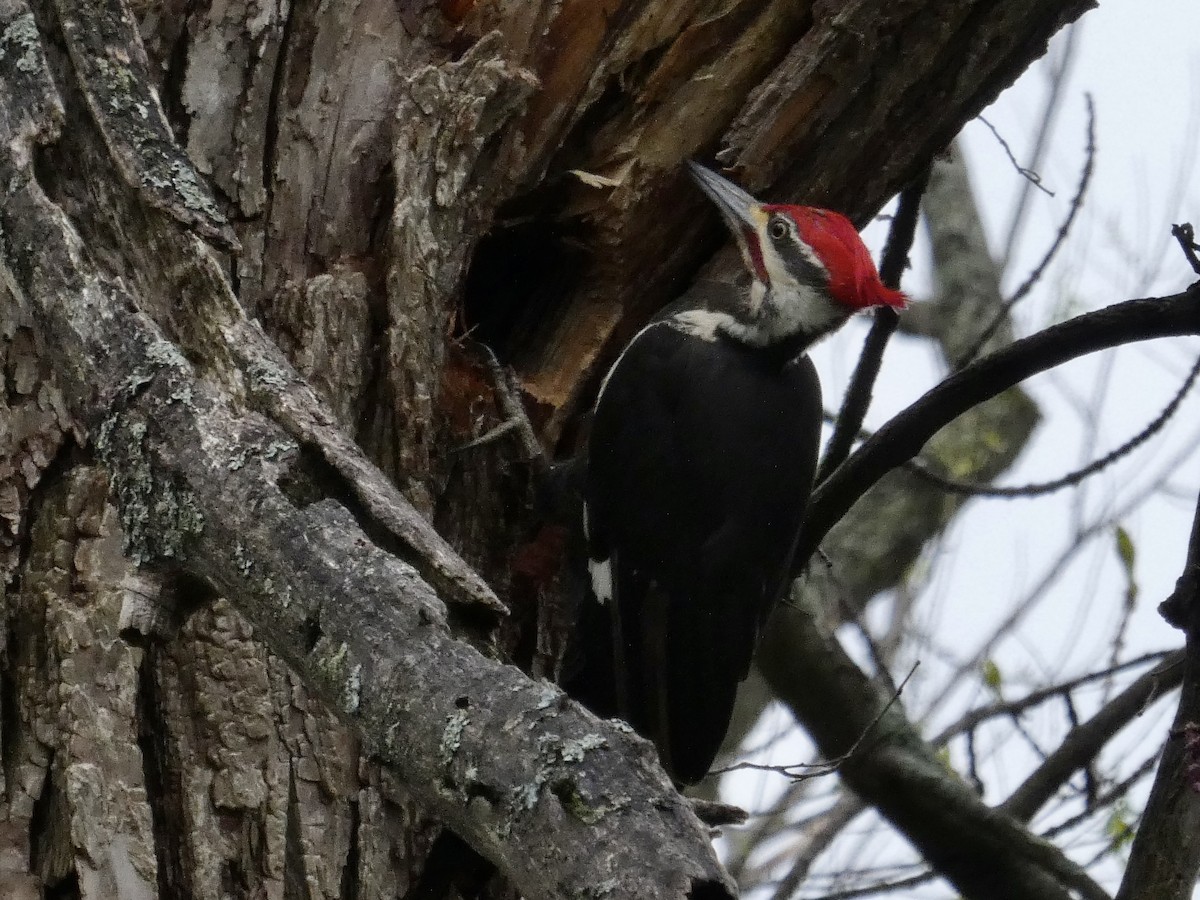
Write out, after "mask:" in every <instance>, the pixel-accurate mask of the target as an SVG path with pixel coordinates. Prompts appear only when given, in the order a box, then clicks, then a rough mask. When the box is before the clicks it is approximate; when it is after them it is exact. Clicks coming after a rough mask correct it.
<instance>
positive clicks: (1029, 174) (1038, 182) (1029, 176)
mask: <svg viewBox="0 0 1200 900" xmlns="http://www.w3.org/2000/svg"><path fill="white" fill-rule="evenodd" d="M975 118H977V119H978V120H979V121H980V122H982V123H983V124H984V125H986V126H987V130H988V131H990V132H991V133H992V137H994V138H995V139H996V143H997V144H999V145H1000V148H1001V149H1002V150H1003V151H1004V153H1005V155H1006V156H1008V161H1009V162H1010V163H1012V165H1013V168H1014V169H1016V170H1017V174H1018V175H1020V176H1021V177H1022V178H1024V179H1025V180H1026V181H1028V182H1029V183H1030V184H1032V185H1033V186H1034V187H1035V188H1037V189H1038V190H1039V191H1041V192H1042V193H1043V194H1045V195H1046V196H1047V197H1053V196H1054V191H1052V190H1050V188H1048V187H1046V186H1045V185H1044V184H1042V176H1041V175H1039V174H1038V173H1037V172H1035V171H1033V169H1027V168H1025V166H1023V165H1021V164H1020V163H1019V162H1017V155H1016V154H1015V153H1013V151H1012V147H1010V146H1009V145H1008V141H1006V140H1005V139H1004V137H1003V135H1001V134H1000V129H998V128H997V127H996V126H995V125H993V124H992V123H991V122H989V121H988V120H987V118H986V117H985V116H984V115H982V114H980V115H978V116H976V117H975Z"/></svg>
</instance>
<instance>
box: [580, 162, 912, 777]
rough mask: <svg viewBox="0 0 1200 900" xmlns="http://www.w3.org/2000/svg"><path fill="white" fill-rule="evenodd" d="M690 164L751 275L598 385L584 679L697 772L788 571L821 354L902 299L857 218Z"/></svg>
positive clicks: (596, 703)
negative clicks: (820, 347) (771, 195)
mask: <svg viewBox="0 0 1200 900" xmlns="http://www.w3.org/2000/svg"><path fill="white" fill-rule="evenodd" d="M689 167H690V170H691V174H692V177H693V178H694V179H695V180H696V182H697V183H698V184H699V185H700V188H701V189H702V190H703V191H704V193H705V194H707V195H708V197H709V199H711V200H712V201H713V203H715V204H716V206H717V208H718V209H719V210H720V212H721V215H722V217H723V218H724V220H725V223H726V225H728V227H729V229H730V231H732V232H733V236H734V238H735V239H736V241H737V244H738V247H739V249H740V250H741V254H742V261H743V263H744V264H745V268H746V274H748V276H749V280H748V284H744V285H740V286H739V285H733V284H715V283H711V282H710V283H702V284H700V285H698V286H697V287H696V288H695V289H693V290H692V291H691V292H690V293H689V294H687V295H685V296H684V297H683V298H682V299H681V300H680V301H679V302H678V303H676V304H675V305H674V306H672V307H669V308H668V309H667V311H666V312H665V313H664V314H663V315H662V316H661V317H660V318H658V319H657V320H655V321H653V322H652V323H651V324H649V325H647V326H646V327H645V328H643V329H642V330H641V331H640V332H639V333H638V334H637V335H636V336H635V337H634V338H633V340H632V341H631V342H630V343H629V345H628V346H627V347H626V348H625V350H624V352H623V353H622V354H621V355H620V357H619V358H618V359H617V361H616V363H615V364H614V365H613V367H612V369H611V370H610V371H609V372H608V375H607V376H606V377H605V379H604V381H603V383H602V385H601V388H600V394H599V397H598V399H597V401H596V411H595V417H594V420H593V423H592V431H591V437H590V441H589V444H588V464H587V475H586V481H585V487H584V532H585V535H586V539H587V549H588V555H589V570H590V575H591V588H592V594H593V595H594V600H595V601H596V602H592V601H591V600H587V601H585V604H586V606H585V608H584V609H583V610H582V612H581V629H582V633H581V634H580V635H579V636H578V637H579V638H580V639H581V640H584V641H587V644H588V645H587V646H586V647H582V648H581V652H582V653H583V654H584V655H585V656H587V657H589V660H588V662H586V663H585V665H584V670H583V671H582V672H580V673H579V674H578V675H577V676H576V677H573V678H569V680H568V690H570V691H571V692H572V693H575V694H576V695H577V696H578V697H579V699H581V700H582V701H583V702H585V703H587V704H588V705H590V706H592V708H593V709H594V711H596V712H597V713H600V714H602V715H618V716H620V717H621V718H623V719H625V720H626V721H627V722H629V723H630V724H631V725H632V726H633V727H634V728H635V729H636V730H637V731H638V732H639V733H641V734H642V735H644V736H645V737H648V738H650V739H651V740H653V741H654V743H655V744H656V745H657V747H658V751H659V756H660V758H661V760H662V763H663V765H664V766H665V768H666V769H667V771H668V772H669V773H670V774H671V776H672V777H673V778H674V779H675V780H676V781H677V782H679V783H682V784H690V783H694V782H696V781H699V780H700V779H701V778H703V777H704V776H705V774H707V772H708V769H709V767H710V766H711V765H712V761H713V758H714V757H715V756H716V753H717V750H718V748H719V746H720V743H721V740H722V738H723V737H724V735H725V730H726V728H727V727H728V725H729V717H730V714H731V712H732V709H733V701H734V694H735V692H736V690H737V685H738V683H739V682H740V681H741V680H742V679H743V678H745V677H746V674H747V671H748V669H749V666H750V658H751V655H752V654H753V652H754V647H755V645H756V643H757V641H758V635H759V631H760V629H761V628H762V626H763V623H764V621H765V619H766V616H767V614H768V612H769V611H770V610H771V608H772V606H773V605H774V604H775V602H776V601H777V600H778V599H779V598H780V597H781V596H782V594H783V592H784V590H785V589H786V587H787V584H788V581H789V573H790V571H791V561H792V555H793V551H794V546H795V540H796V537H797V535H798V532H799V529H800V523H801V519H802V517H803V515H804V508H805V504H806V502H807V500H808V496H809V493H810V492H811V490H812V481H813V473H814V470H815V467H816V462H817V449H818V440H819V437H820V433H821V419H822V407H821V386H820V382H819V381H818V380H817V373H816V370H815V369H814V367H813V364H812V362H811V361H810V360H809V358H808V356H807V353H806V351H807V350H808V348H809V347H810V346H811V345H812V344H813V343H814V342H815V341H817V340H818V339H820V338H821V337H823V336H824V335H826V334H828V333H830V332H831V331H834V330H835V329H837V328H838V327H839V326H841V325H842V324H843V323H844V322H845V321H846V320H847V319H848V318H849V317H850V316H851V315H852V314H853V313H855V312H857V311H859V310H862V309H866V308H867V307H871V306H876V305H879V304H886V305H888V306H894V307H903V306H904V303H905V297H904V295H903V294H901V293H900V292H898V291H895V290H891V289H890V288H888V287H885V286H884V284H883V283H882V282H881V281H880V279H879V273H878V272H877V271H876V268H875V264H874V263H873V262H872V260H871V256H870V254H869V253H868V251H867V249H866V247H865V246H864V245H863V243H862V240H861V239H860V238H859V236H858V232H857V231H856V229H855V228H854V226H853V225H852V224H851V223H850V221H849V220H848V219H846V218H845V217H844V216H842V215H840V214H839V213H835V212H830V211H828V210H823V209H814V208H811V207H805V206H787V205H769V204H761V203H759V202H758V201H757V200H755V199H754V198H753V197H752V196H750V195H749V194H748V193H746V192H745V191H743V190H742V189H741V188H739V187H737V186H736V185H734V184H733V183H731V182H729V181H727V180H726V179H724V178H722V177H721V176H719V175H717V174H715V173H714V172H711V171H709V170H708V169H705V168H703V167H701V166H698V165H696V164H694V163H689ZM597 663H599V670H601V671H604V672H605V673H606V678H607V681H608V683H607V684H605V683H603V682H604V680H605V679H603V678H600V677H599V676H597V665H596V664H597Z"/></svg>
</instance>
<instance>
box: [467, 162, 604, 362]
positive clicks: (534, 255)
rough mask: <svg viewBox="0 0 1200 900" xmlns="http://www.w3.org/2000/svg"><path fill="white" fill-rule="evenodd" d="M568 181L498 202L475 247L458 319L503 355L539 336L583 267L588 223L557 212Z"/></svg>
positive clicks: (578, 278)
mask: <svg viewBox="0 0 1200 900" xmlns="http://www.w3.org/2000/svg"><path fill="white" fill-rule="evenodd" d="M565 187H566V186H565V184H564V183H562V182H560V183H559V185H558V186H552V187H549V188H545V189H539V190H538V191H537V192H535V193H534V194H530V195H526V196H524V197H518V198H516V199H514V200H512V201H510V202H508V203H507V204H505V205H504V206H502V207H501V208H500V210H499V212H498V214H497V216H496V223H495V225H494V226H493V227H492V230H491V231H490V232H488V233H487V234H486V235H484V237H483V239H482V240H481V241H480V242H479V246H478V247H477V248H476V249H475V255H474V257H473V258H472V260H471V267H470V270H469V271H468V273H467V279H466V285H465V289H464V291H463V321H462V322H460V323H459V324H460V327H461V328H462V329H463V330H464V331H469V332H470V333H471V335H472V336H473V337H474V338H476V339H477V340H479V341H482V342H483V343H485V344H487V345H488V346H489V347H491V348H492V349H493V350H495V351H496V353H497V355H499V356H500V358H501V359H511V358H512V357H513V356H514V355H515V354H518V353H519V352H520V350H521V348H522V347H525V346H532V345H534V344H535V343H536V340H537V335H538V334H539V333H541V332H542V331H543V330H544V329H547V328H548V327H549V325H550V324H551V323H553V321H554V320H555V318H556V315H557V314H558V313H559V312H560V311H561V310H562V308H563V307H564V302H563V301H564V298H566V297H567V296H569V295H570V294H571V293H572V292H573V291H574V290H575V289H576V288H577V286H578V284H579V281H580V278H581V276H582V275H583V274H584V272H585V271H586V269H587V262H588V251H587V249H586V246H587V238H588V237H589V234H590V230H591V229H590V228H589V227H588V226H587V225H586V224H585V223H583V222H581V221H579V220H565V219H563V218H561V216H560V215H559V214H558V212H557V210H559V209H561V207H562V204H563V203H564V202H565V199H566V190H565Z"/></svg>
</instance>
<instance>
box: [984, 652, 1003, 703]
mask: <svg viewBox="0 0 1200 900" xmlns="http://www.w3.org/2000/svg"><path fill="white" fill-rule="evenodd" d="M982 674H983V683H984V684H986V685H987V686H988V687H989V688H991V690H992V692H993V693H994V694H996V695H997V696H998V695H999V694H1000V689H1001V688H1002V687H1003V686H1004V676H1003V675H1001V674H1000V667H999V666H998V665H996V661H995V660H994V659H985V660H984V661H983V673H982Z"/></svg>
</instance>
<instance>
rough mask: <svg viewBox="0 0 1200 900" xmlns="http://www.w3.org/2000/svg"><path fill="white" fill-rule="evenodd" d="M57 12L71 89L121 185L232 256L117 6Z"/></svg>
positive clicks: (115, 0)
mask: <svg viewBox="0 0 1200 900" xmlns="http://www.w3.org/2000/svg"><path fill="white" fill-rule="evenodd" d="M57 8H58V18H59V23H60V24H61V26H62V31H63V37H64V38H65V39H66V42H67V49H68V51H69V52H70V54H71V62H72V63H73V64H74V66H75V69H76V72H77V73H78V75H79V84H80V86H81V87H82V88H83V91H84V94H85V96H86V97H87V101H88V107H89V108H90V109H91V111H92V115H93V116H94V117H95V120H96V124H97V125H99V126H100V131H101V133H102V134H103V135H104V140H105V142H106V143H107V144H108V149H109V153H110V154H111V155H112V158H113V160H114V161H115V162H116V164H117V169H118V171H120V173H121V176H122V177H123V178H124V179H125V183H126V184H128V185H129V186H130V187H133V188H134V189H136V190H138V191H139V192H141V194H142V196H143V198H145V200H146V202H147V203H149V204H150V205H152V206H155V207H158V208H159V209H164V210H166V211H167V212H168V213H170V214H171V215H172V216H174V217H175V218H176V219H178V220H179V221H180V222H182V223H183V224H185V225H188V226H190V227H192V228H195V229H196V230H197V231H198V232H199V233H200V234H202V235H204V236H205V237H207V238H210V239H212V240H215V241H217V242H219V243H220V244H221V245H222V246H224V247H228V248H233V249H236V248H238V246H239V244H238V239H237V237H236V236H235V235H234V233H233V229H232V228H231V227H230V225H229V222H228V221H227V220H226V218H225V215H224V214H223V213H222V212H221V210H220V208H219V207H218V206H217V201H216V198H215V197H214V196H213V193H212V191H211V190H210V189H209V187H208V184H207V183H206V182H205V181H204V179H203V178H201V177H200V173H198V172H197V171H196V169H195V167H194V166H193V165H192V161H191V160H190V159H188V157H187V154H186V153H184V152H183V148H181V147H180V146H179V145H178V144H176V143H175V139H174V138H173V137H172V135H171V127H170V126H169V125H168V124H167V117H166V115H165V114H164V113H163V109H162V104H160V103H159V102H158V95H157V94H156V93H155V92H154V89H153V88H152V87H151V84H152V83H153V82H152V81H151V80H150V71H149V70H150V63H149V61H148V60H147V59H146V50H145V48H144V47H143V46H142V38H141V35H140V34H139V33H138V30H137V23H136V22H134V20H133V16H132V15H130V13H129V10H128V9H126V8H125V3H124V2H123V0H58V3H57Z"/></svg>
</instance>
